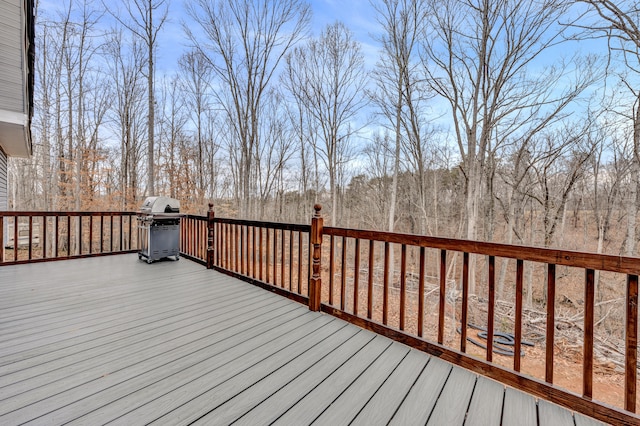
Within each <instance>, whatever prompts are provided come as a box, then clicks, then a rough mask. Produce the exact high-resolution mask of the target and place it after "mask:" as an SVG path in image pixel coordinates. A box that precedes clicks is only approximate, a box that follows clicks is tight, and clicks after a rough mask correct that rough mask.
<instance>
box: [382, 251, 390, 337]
mask: <svg viewBox="0 0 640 426" xmlns="http://www.w3.org/2000/svg"><path fill="white" fill-rule="evenodd" d="M382 281H383V283H382V324H384V325H387V321H388V319H389V243H388V242H387V241H385V242H384V268H383V277H382Z"/></svg>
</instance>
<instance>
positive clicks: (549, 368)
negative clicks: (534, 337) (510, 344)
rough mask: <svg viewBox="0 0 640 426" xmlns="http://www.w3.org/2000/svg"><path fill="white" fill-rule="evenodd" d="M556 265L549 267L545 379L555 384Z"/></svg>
mask: <svg viewBox="0 0 640 426" xmlns="http://www.w3.org/2000/svg"><path fill="white" fill-rule="evenodd" d="M555 322H556V265H555V264H554V263H549V264H548V265H547V333H546V340H547V345H546V346H547V347H546V356H545V372H544V379H545V381H546V382H547V383H552V384H553V347H554V343H555V329H556V325H555Z"/></svg>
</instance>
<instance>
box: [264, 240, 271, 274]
mask: <svg viewBox="0 0 640 426" xmlns="http://www.w3.org/2000/svg"><path fill="white" fill-rule="evenodd" d="M265 231H266V232H267V243H266V246H267V258H266V260H265V269H266V272H267V277H266V278H267V282H269V274H270V271H271V268H269V266H271V263H270V262H271V239H270V232H269V228H266V229H265Z"/></svg>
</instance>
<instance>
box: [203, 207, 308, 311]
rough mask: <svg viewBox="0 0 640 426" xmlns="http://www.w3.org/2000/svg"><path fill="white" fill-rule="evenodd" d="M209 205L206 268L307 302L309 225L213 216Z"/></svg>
mask: <svg viewBox="0 0 640 426" xmlns="http://www.w3.org/2000/svg"><path fill="white" fill-rule="evenodd" d="M212 208H213V206H210V211H209V216H208V229H209V233H208V243H209V248H208V259H207V265H208V267H209V268H211V269H216V270H218V271H221V272H224V273H226V274H229V275H231V276H234V277H237V278H240V279H242V280H245V281H248V282H251V283H253V284H256V285H259V286H261V287H263V288H266V289H268V290H270V291H273V292H276V293H279V294H281V295H284V296H286V297H289V298H291V299H293V300H296V301H298V302H301V303H305V304H307V303H308V301H309V285H308V284H309V278H310V274H311V256H310V254H311V253H310V250H309V232H310V230H311V227H310V226H309V225H297V224H287V223H275V222H257V221H250V220H235V219H224V218H215V217H214V214H213V210H212Z"/></svg>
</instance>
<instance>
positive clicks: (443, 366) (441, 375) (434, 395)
mask: <svg viewBox="0 0 640 426" xmlns="http://www.w3.org/2000/svg"><path fill="white" fill-rule="evenodd" d="M452 368H453V367H452V366H451V364H448V363H446V362H444V361H441V360H439V359H436V358H434V357H431V359H430V360H429V363H428V364H427V366H426V367H425V368H424V370H422V372H421V373H420V376H419V377H418V379H417V380H416V382H415V383H414V384H413V386H412V387H411V390H410V391H409V393H408V394H407V396H406V398H405V399H404V401H403V402H402V404H401V405H400V407H399V408H398V410H397V411H396V413H395V414H394V416H393V418H392V419H391V422H390V424H392V425H425V424H426V423H427V420H428V419H429V416H430V415H431V411H432V410H433V407H434V406H435V405H436V401H437V400H438V396H439V395H440V392H441V391H442V388H443V386H444V384H445V383H446V381H447V379H448V378H449V374H451V370H452Z"/></svg>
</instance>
